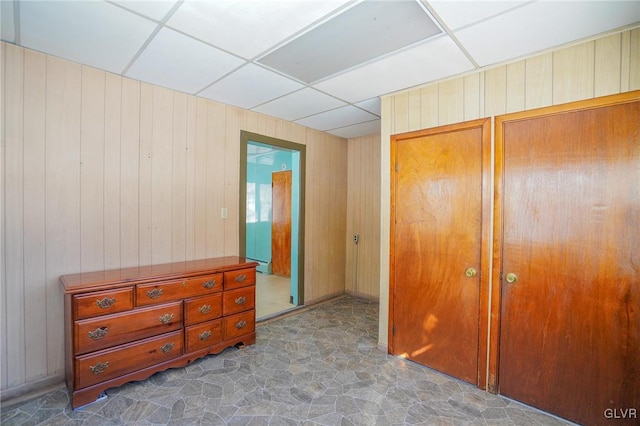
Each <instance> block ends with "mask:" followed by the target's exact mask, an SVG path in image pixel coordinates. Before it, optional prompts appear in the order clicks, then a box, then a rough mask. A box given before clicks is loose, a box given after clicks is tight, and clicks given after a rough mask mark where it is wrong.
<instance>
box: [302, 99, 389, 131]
mask: <svg viewBox="0 0 640 426" xmlns="http://www.w3.org/2000/svg"><path fill="white" fill-rule="evenodd" d="M378 118H380V117H378V116H376V115H373V114H371V113H369V112H367V111H363V110H361V109H360V108H357V107H354V106H352V105H348V106H344V107H342V108H336V109H334V110H331V111H326V112H321V113H320V114H316V115H312V116H310V117H306V118H303V119H301V120H297V121H296V123H298V124H301V125H303V126H307V127H311V128H312V129H318V130H323V131H324V130H331V129H336V128H338V127H345V126H351V125H353V124H359V123H363V122H365V121H372V120H376V119H378Z"/></svg>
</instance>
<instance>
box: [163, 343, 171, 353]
mask: <svg viewBox="0 0 640 426" xmlns="http://www.w3.org/2000/svg"><path fill="white" fill-rule="evenodd" d="M160 350H161V351H162V352H164V353H165V354H168V353H169V352H171V351H172V350H173V343H167V344H166V345H163V346H162V347H161V348H160Z"/></svg>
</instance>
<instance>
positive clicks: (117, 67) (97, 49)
mask: <svg viewBox="0 0 640 426" xmlns="http://www.w3.org/2000/svg"><path fill="white" fill-rule="evenodd" d="M19 7H20V44H21V45H22V46H24V47H28V48H30V49H33V50H37V51H40V52H45V53H48V54H51V55H54V56H58V57H61V58H64V59H69V60H72V61H75V62H79V63H82V64H85V65H90V66H93V67H97V68H101V69H104V70H107V71H112V72H115V73H120V72H122V70H123V69H124V67H125V66H126V65H127V64H128V63H129V61H130V60H131V58H132V57H133V56H134V55H135V53H136V52H137V51H138V50H139V49H140V47H141V46H142V45H143V43H144V42H145V40H146V39H147V38H148V37H149V35H150V34H151V33H152V31H153V30H154V28H155V27H156V24H155V23H153V22H152V21H150V20H148V19H145V18H142V17H140V16H137V15H134V14H132V13H130V12H127V11H125V10H123V9H121V8H119V7H117V6H114V5H112V4H108V3H104V2H95V1H94V2H90V1H76V2H73V1H71V2H57V1H34V2H32V1H21V2H20V3H19Z"/></svg>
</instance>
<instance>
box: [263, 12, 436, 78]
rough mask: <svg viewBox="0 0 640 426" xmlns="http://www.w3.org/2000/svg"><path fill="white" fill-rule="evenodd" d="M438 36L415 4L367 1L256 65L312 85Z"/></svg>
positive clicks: (429, 19)
mask: <svg viewBox="0 0 640 426" xmlns="http://www.w3.org/2000/svg"><path fill="white" fill-rule="evenodd" d="M440 32H441V30H440V28H439V27H438V26H437V25H436V24H435V23H434V22H433V21H432V20H431V18H430V17H429V15H427V13H426V12H425V10H424V9H423V8H422V7H420V5H418V3H417V2H415V1H402V2H388V1H386V2H383V1H364V2H362V3H359V4H357V5H356V6H354V7H352V8H350V9H348V10H346V11H345V12H343V13H341V14H340V15H338V16H336V17H335V18H333V19H331V20H329V21H327V22H325V23H323V24H322V25H319V26H317V27H316V28H314V29H313V30H311V31H309V32H307V33H305V34H303V35H301V36H299V37H297V38H295V39H294V40H292V41H291V42H289V43H287V44H285V45H284V46H282V47H280V48H279V49H277V50H275V51H273V52H271V53H269V54H268V55H267V56H265V57H263V58H261V59H259V61H258V62H260V63H262V64H264V65H266V66H268V67H270V68H273V69H275V70H278V71H280V72H282V73H284V74H287V75H290V76H293V77H295V78H297V79H298V80H301V81H304V82H307V83H311V82H314V81H317V80H319V79H321V78H324V77H327V76H329V75H333V74H335V73H337V72H339V71H343V70H346V69H348V68H351V67H353V66H355V65H358V64H361V63H364V62H367V61H370V60H371V59H373V58H376V57H378V56H381V55H385V54H388V53H389V52H393V51H395V50H397V49H400V48H403V47H406V46H409V45H411V44H415V43H417V42H419V41H422V40H425V39H428V38H429V37H432V36H434V35H436V34H439V33H440Z"/></svg>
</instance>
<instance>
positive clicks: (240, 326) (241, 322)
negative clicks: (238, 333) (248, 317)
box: [236, 320, 247, 330]
mask: <svg viewBox="0 0 640 426" xmlns="http://www.w3.org/2000/svg"><path fill="white" fill-rule="evenodd" d="M246 325H247V322H246V321H245V320H242V321H238V322H237V323H236V328H237V329H238V330H240V329H241V328H244V327H245V326H246Z"/></svg>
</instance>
